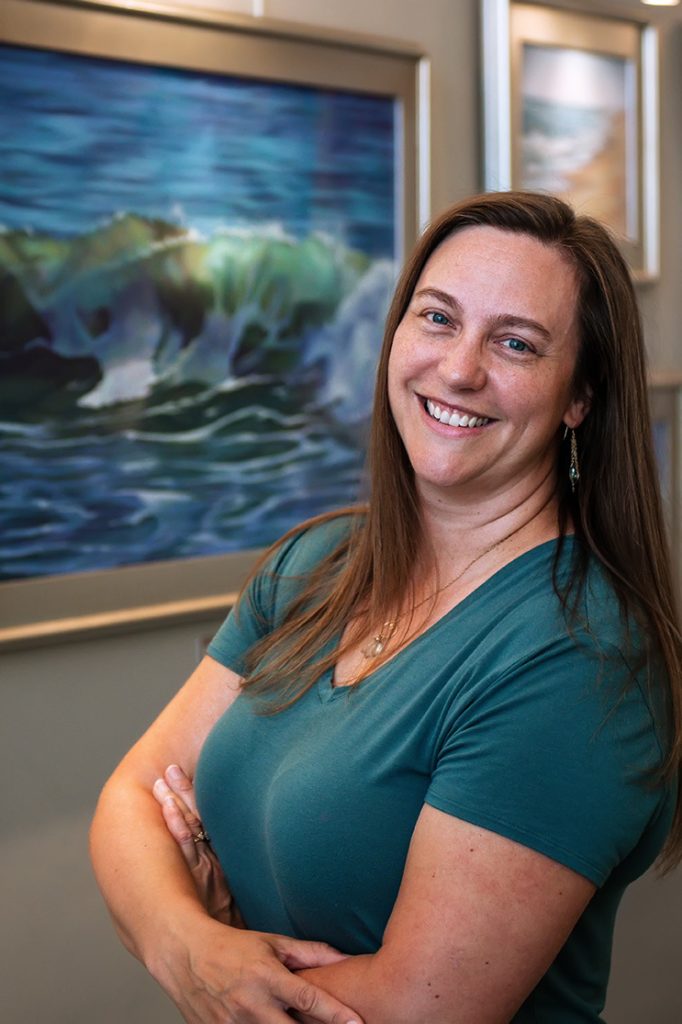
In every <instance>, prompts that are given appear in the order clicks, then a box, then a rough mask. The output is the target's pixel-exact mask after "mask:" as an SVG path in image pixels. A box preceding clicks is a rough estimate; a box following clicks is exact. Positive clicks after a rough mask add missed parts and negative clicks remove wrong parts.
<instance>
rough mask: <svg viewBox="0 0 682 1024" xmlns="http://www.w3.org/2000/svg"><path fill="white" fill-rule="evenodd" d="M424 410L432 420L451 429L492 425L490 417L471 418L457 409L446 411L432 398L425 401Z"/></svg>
mask: <svg viewBox="0 0 682 1024" xmlns="http://www.w3.org/2000/svg"><path fill="white" fill-rule="evenodd" d="M424 408H425V409H426V411H427V413H428V414H429V416H430V417H431V418H432V419H434V420H438V422H439V423H444V424H446V426H450V427H484V426H485V425H486V423H490V418H489V417H488V416H470V415H469V414H468V413H463V412H462V413H459V412H457V410H456V409H445V408H443V407H442V406H440V405H438V403H437V402H432V401H431V399H430V398H427V399H426V400H425V402H424Z"/></svg>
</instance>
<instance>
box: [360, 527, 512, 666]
mask: <svg viewBox="0 0 682 1024" xmlns="http://www.w3.org/2000/svg"><path fill="white" fill-rule="evenodd" d="M522 525H523V526H525V525H527V524H525V523H524V524H522ZM520 529H521V526H519V527H517V529H516V530H512V532H511V533H509V534H507V536H506V537H502V538H501V539H500V540H496V541H495V543H494V544H491V545H490V546H489V547H487V548H484V549H483V551H481V552H480V554H478V555H476V557H475V558H472V559H471V561H470V562H468V563H467V565H465V566H464V568H463V569H462V570H461V572H458V573H457V575H456V576H453V578H452V579H451V580H449V581H448V582H447V583H444V584H443V586H442V587H438V589H437V590H434V591H432V593H430V594H427V595H426V597H424V598H422V600H421V601H418V602H417V604H415V605H413V606H412V608H411V609H410V611H412V612H414V611H416V610H417V608H421V606H422V605H423V604H425V603H426V602H427V601H429V600H431V599H432V598H434V597H438V595H439V594H442V593H443V591H444V590H447V589H448V588H449V587H452V586H454V584H455V583H456V582H457V580H461V578H462V576H464V573H465V572H468V571H469V569H470V568H471V566H472V565H474V564H475V563H476V562H478V561H479V560H480V559H481V558H483V557H484V555H488V554H490V552H491V551H494V550H495V548H499V546H500V544H504V542H505V541H507V540H509V539H510V538H511V537H513V536H514V534H515V533H518V531H519V530H520ZM406 615H407V612H403V613H402V614H401V615H396V617H395V618H394V619H389V620H388V622H384V624H383V625H382V627H381V629H380V630H379V632H378V633H377V634H376V636H373V637H372V639H371V640H370V641H369V643H368V644H366V645H365V646H364V647H361V648H360V653H361V654H362V656H363V658H378V657H379V655H380V654H383V653H384V651H385V650H386V645H387V644H388V642H389V641H390V640H391V638H392V636H393V634H394V633H395V630H396V626H397V625H398V623H399V622H400V620H401V619H404V618H405V616H406Z"/></svg>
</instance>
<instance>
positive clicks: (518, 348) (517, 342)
mask: <svg viewBox="0 0 682 1024" xmlns="http://www.w3.org/2000/svg"><path fill="white" fill-rule="evenodd" d="M506 344H508V345H509V348H510V349H512V351H513V352H530V345H527V344H526V342H525V341H521V339H520V338H507V339H506Z"/></svg>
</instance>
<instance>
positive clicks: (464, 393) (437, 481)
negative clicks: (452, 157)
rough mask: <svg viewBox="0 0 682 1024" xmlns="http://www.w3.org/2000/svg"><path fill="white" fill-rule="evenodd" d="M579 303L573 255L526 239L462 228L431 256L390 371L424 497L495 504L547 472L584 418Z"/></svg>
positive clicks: (392, 395) (393, 400)
mask: <svg viewBox="0 0 682 1024" xmlns="http://www.w3.org/2000/svg"><path fill="white" fill-rule="evenodd" d="M577 296H578V283H577V279H576V274H575V271H574V269H573V267H572V266H571V265H570V263H569V262H568V261H567V259H566V258H565V257H564V256H563V255H562V254H561V253H560V252H559V250H558V249H556V248H553V247H550V246H548V245H544V244H543V243H542V242H539V241H537V239H535V238H533V237H531V236H530V235H524V234H519V233H515V232H511V231H502V230H499V229H497V228H491V227H470V228H464V229H462V230H461V231H458V232H457V233H456V234H453V235H451V236H450V237H449V238H447V239H446V240H445V241H444V242H442V243H441V245H440V246H439V247H438V248H437V249H436V250H435V251H434V252H433V253H432V254H431V256H430V258H429V260H428V262H427V263H426V265H425V267H424V270H423V271H422V274H421V276H420V278H419V280H418V282H417V286H416V288H415V290H414V294H413V296H412V300H411V302H410V304H409V306H408V308H407V311H406V313H405V316H404V317H403V319H402V321H401V322H400V324H399V326H398V329H397V330H396V332H395V335H394V339H393V346H392V348H391V354H390V358H389V365H388V395H389V401H390V405H391V410H392V413H393V417H394V419H395V422H396V425H397V428H398V431H399V433H400V436H401V437H402V440H403V443H404V445H405V448H406V450H407V453H408V456H409V458H410V461H411V463H412V467H413V469H414V471H415V475H416V479H417V484H418V487H419V489H420V492H421V493H422V495H423V496H426V495H427V493H428V492H429V491H431V490H433V489H436V491H442V489H443V488H445V489H450V488H457V493H458V494H459V495H461V496H463V497H465V496H466V497H469V496H470V497H476V498H481V497H489V496H494V495H495V494H496V493H500V494H502V493H507V492H508V491H509V490H510V489H511V488H517V486H518V488H519V489H520V490H521V491H524V490H527V489H528V487H530V488H533V487H535V486H538V485H540V484H541V482H542V480H543V479H545V478H546V477H547V474H548V473H549V474H552V472H553V471H554V466H555V464H556V436H557V431H558V429H559V427H560V425H561V423H562V421H563V422H564V423H565V424H567V425H568V426H569V427H576V426H578V424H579V423H580V422H581V421H582V419H583V417H584V416H585V413H586V411H587V404H586V403H585V402H584V401H581V400H579V399H576V398H575V397H574V396H573V394H572V390H571V381H572V378H573V371H574V369H575V365H576V359H577V355H578V328H577V315H576V302H577ZM469 424H471V425H469Z"/></svg>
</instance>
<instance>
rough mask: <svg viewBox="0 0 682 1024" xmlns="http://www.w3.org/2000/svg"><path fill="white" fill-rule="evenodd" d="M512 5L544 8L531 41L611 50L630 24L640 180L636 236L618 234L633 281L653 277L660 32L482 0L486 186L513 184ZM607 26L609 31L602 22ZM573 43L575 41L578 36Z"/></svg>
mask: <svg viewBox="0 0 682 1024" xmlns="http://www.w3.org/2000/svg"><path fill="white" fill-rule="evenodd" d="M515 8H537V11H538V13H539V14H542V15H543V22H544V25H545V26H546V29H545V31H546V34H545V35H544V36H543V37H542V38H541V39H539V37H538V36H537V35H534V36H533V42H537V41H542V42H546V43H548V44H550V45H551V44H553V43H554V44H562V45H573V41H572V38H571V37H572V35H576V34H577V35H579V36H580V38H581V43H580V44H579V45H578V48H585V49H592V45H591V42H590V45H589V46H585V44H584V39H585V38H587V39H588V40H589V41H591V40H594V49H595V50H599V52H601V53H609V52H613V53H617V54H618V55H619V56H621V55H623V53H622V51H621V50H620V49H617V50H614V49H613V48H612V46H611V45H610V44H609V38H610V36H613V31H614V29H616V28H618V27H619V26H621V27H623V26H634V27H635V28H636V29H637V33H638V45H637V47H636V49H635V50H634V51H632V52H628V54H627V55H628V56H629V57H631V58H632V59H633V60H635V62H636V64H637V67H638V76H637V78H638V89H637V93H638V155H637V163H638V174H637V178H638V182H637V193H638V195H637V207H638V219H639V225H640V227H639V237H638V238H637V239H636V240H633V241H630V240H624V241H623V243H622V250H623V254H624V255H625V256H626V258H627V260H628V262H629V264H630V267H631V269H632V273H633V276H634V278H635V279H636V280H637V281H654V280H656V279H657V277H658V274H659V261H660V257H659V252H660V238H659V233H660V211H659V189H660V170H659V89H658V82H659V71H658V32H657V30H656V28H655V27H653V26H652V25H649V24H645V23H644V22H639V21H636V20H635V19H627V20H626V19H624V18H614V17H611V16H610V15H605V14H604V15H602V14H599V12H594V13H590V14H587V13H584V12H581V11H574V10H571V11H568V10H566V9H561V8H558V7H555V6H553V5H551V4H536V3H530V4H529V3H521V2H517V0H482V4H481V16H482V42H483V54H482V60H483V106H484V147H485V152H484V168H485V171H484V182H485V189H486V191H506V190H508V189H511V188H515V187H517V184H518V182H517V181H516V180H515V173H514V165H515V162H516V161H515V152H516V139H517V138H518V137H519V135H518V132H516V131H514V125H515V122H516V119H517V117H518V112H519V111H520V102H519V96H518V79H519V72H520V68H519V67H517V64H518V63H520V61H519V59H518V54H519V51H520V45H521V42H522V39H523V38H524V37H521V36H520V35H519V34H518V32H516V31H515V29H514V24H513V21H514V19H513V14H514V9H515ZM609 29H610V35H609V34H608V33H607V30H609ZM576 45H577V44H576Z"/></svg>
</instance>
